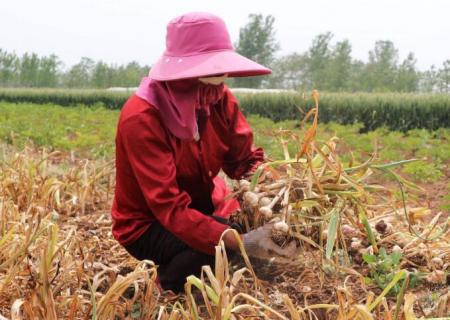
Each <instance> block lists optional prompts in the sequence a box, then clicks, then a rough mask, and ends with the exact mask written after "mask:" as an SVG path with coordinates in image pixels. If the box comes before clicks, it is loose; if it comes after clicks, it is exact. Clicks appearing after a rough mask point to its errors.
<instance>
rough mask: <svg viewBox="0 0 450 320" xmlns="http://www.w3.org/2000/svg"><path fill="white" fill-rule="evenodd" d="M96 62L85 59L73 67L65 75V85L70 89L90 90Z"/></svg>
mask: <svg viewBox="0 0 450 320" xmlns="http://www.w3.org/2000/svg"><path fill="white" fill-rule="evenodd" d="M93 69H94V61H93V60H92V59H90V58H87V57H83V58H81V61H80V62H79V63H77V64H76V65H74V66H72V68H70V70H69V71H68V72H67V73H66V74H65V77H64V78H65V79H64V84H65V86H67V87H69V88H89V87H91V80H92V73H93Z"/></svg>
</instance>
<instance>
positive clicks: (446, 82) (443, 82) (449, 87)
mask: <svg viewBox="0 0 450 320" xmlns="http://www.w3.org/2000/svg"><path fill="white" fill-rule="evenodd" d="M438 81H439V91H440V92H445V93H449V92H450V59H449V60H446V61H444V63H443V64H442V68H441V69H439V72H438Z"/></svg>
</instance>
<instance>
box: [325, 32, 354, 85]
mask: <svg viewBox="0 0 450 320" xmlns="http://www.w3.org/2000/svg"><path fill="white" fill-rule="evenodd" d="M351 53H352V45H351V44H350V42H349V41H348V40H344V41H341V42H338V43H336V45H335V47H334V49H333V52H332V53H331V59H330V61H329V66H328V68H327V69H325V70H326V71H325V73H326V74H327V76H326V79H324V80H323V81H326V83H327V85H326V87H327V88H326V89H327V90H330V91H344V90H349V89H350V81H351V72H352V56H351Z"/></svg>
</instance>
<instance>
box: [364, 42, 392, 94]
mask: <svg viewBox="0 0 450 320" xmlns="http://www.w3.org/2000/svg"><path fill="white" fill-rule="evenodd" d="M397 61H398V50H397V49H396V48H395V47H394V44H393V43H392V42H391V41H377V42H376V43H375V48H374V49H373V50H371V51H370V52H369V62H368V64H367V66H366V70H365V73H366V74H365V80H366V81H365V89H366V90H367V91H393V90H394V87H395V80H396V73H397Z"/></svg>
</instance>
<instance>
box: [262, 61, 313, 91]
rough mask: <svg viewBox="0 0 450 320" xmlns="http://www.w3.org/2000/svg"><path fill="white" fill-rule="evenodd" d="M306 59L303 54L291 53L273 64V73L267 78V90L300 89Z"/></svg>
mask: <svg viewBox="0 0 450 320" xmlns="http://www.w3.org/2000/svg"><path fill="white" fill-rule="evenodd" d="M306 67H307V57H306V56H305V55H304V54H303V55H302V54H298V53H293V54H290V55H287V56H284V57H281V58H279V59H276V60H275V62H274V63H273V66H272V70H273V73H272V74H271V75H269V76H268V78H267V87H268V88H277V89H294V90H297V89H300V88H302V87H304V85H305V74H306Z"/></svg>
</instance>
